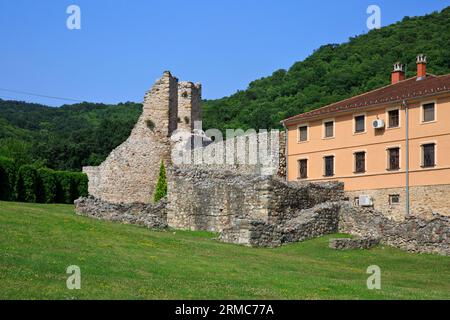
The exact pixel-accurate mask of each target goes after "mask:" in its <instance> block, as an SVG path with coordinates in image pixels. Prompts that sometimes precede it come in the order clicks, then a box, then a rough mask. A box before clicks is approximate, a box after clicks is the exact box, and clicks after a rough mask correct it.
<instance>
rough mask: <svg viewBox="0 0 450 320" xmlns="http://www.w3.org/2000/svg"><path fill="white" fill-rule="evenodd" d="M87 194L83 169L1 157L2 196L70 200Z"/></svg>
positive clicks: (42, 201)
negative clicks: (22, 162)
mask: <svg viewBox="0 0 450 320" xmlns="http://www.w3.org/2000/svg"><path fill="white" fill-rule="evenodd" d="M87 195H88V178H87V176H86V174H84V173H81V172H67V171H54V170H51V169H48V168H42V167H35V166H33V165H23V166H21V167H19V168H18V169H17V167H16V166H15V164H14V161H13V160H11V159H7V158H0V200H7V201H22V202H39V203H67V204H72V203H73V202H74V200H76V199H78V198H79V197H85V196H87Z"/></svg>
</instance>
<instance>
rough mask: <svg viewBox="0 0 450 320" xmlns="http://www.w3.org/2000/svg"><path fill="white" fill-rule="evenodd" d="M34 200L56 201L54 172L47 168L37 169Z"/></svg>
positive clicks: (42, 201)
mask: <svg viewBox="0 0 450 320" xmlns="http://www.w3.org/2000/svg"><path fill="white" fill-rule="evenodd" d="M36 200H37V202H40V203H54V202H55V201H56V174H55V171H53V170H51V169H48V168H39V169H38V170H37V194H36Z"/></svg>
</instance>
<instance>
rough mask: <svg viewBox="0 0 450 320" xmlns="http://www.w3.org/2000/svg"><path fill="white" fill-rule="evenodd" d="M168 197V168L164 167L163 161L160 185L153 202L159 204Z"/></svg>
mask: <svg viewBox="0 0 450 320" xmlns="http://www.w3.org/2000/svg"><path fill="white" fill-rule="evenodd" d="M166 195H167V179H166V167H165V166H164V162H163V161H162V160H161V166H160V167H159V177H158V183H157V184H156V188H155V193H154V196H153V201H154V202H155V203H157V202H159V201H160V200H161V199H162V198H164V197H165V196H166Z"/></svg>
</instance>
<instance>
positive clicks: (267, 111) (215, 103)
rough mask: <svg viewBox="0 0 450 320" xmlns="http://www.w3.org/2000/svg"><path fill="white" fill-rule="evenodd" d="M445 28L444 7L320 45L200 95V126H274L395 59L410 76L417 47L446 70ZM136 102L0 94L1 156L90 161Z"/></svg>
mask: <svg viewBox="0 0 450 320" xmlns="http://www.w3.org/2000/svg"><path fill="white" fill-rule="evenodd" d="M449 30H450V7H449V8H446V9H444V10H443V11H441V12H440V13H433V14H430V15H426V16H423V17H414V18H409V17H405V18H404V19H403V20H402V21H401V22H399V23H396V24H393V25H390V26H387V27H384V28H382V29H379V30H372V31H370V32H368V33H367V34H364V35H361V36H358V37H354V38H350V39H349V41H348V42H346V43H343V44H339V45H338V44H328V45H324V46H322V47H321V48H319V49H318V50H316V51H315V52H314V53H312V54H311V55H310V56H309V57H308V58H306V59H305V60H304V61H301V62H297V63H295V64H294V65H293V66H292V67H291V68H290V69H289V70H278V71H276V72H274V73H273V74H272V75H271V76H269V77H266V78H262V79H259V80H256V81H253V82H252V83H250V85H249V87H248V89H247V90H244V91H238V92H237V93H236V94H234V95H232V96H230V97H225V98H222V99H218V100H207V101H204V102H203V108H204V111H203V118H204V128H206V129H207V128H218V129H221V130H224V129H227V128H243V129H247V128H256V129H259V128H274V127H279V126H280V124H279V121H280V120H282V119H284V118H286V117H288V116H292V115H294V114H298V113H301V112H304V111H309V110H311V109H314V108H318V107H320V106H323V105H326V104H329V103H332V102H335V101H338V100H341V99H344V98H347V97H349V96H352V95H355V94H359V93H362V92H365V91H368V90H371V89H374V88H377V87H380V86H383V85H386V84H388V83H389V81H390V72H391V69H392V64H393V63H394V62H396V61H401V62H402V63H405V64H407V76H408V77H410V76H413V75H415V72H416V66H415V57H416V55H417V54H418V53H424V54H426V55H427V56H428V61H429V64H428V71H429V72H430V73H433V74H437V75H440V74H447V73H450V32H449ZM205 85H207V84H205ZM141 107H142V105H141V104H137V103H131V102H129V103H124V104H119V105H104V104H92V103H81V104H74V105H64V106H62V107H60V108H50V107H46V106H43V105H37V104H30V103H25V102H17V101H4V100H1V99H0V156H4V157H8V158H13V159H15V160H16V161H17V162H18V163H20V164H23V163H36V162H37V163H38V164H42V165H45V166H47V167H49V168H52V169H58V170H80V169H81V167H82V166H84V165H97V164H99V163H100V162H101V161H103V160H104V158H105V157H106V156H107V155H108V153H109V152H110V151H111V150H112V149H113V148H114V147H116V146H117V145H118V144H120V143H121V142H122V141H124V140H125V139H126V138H127V136H128V135H129V133H130V131H131V129H132V127H133V125H134V123H135V121H136V120H137V118H138V116H139V113H140V109H141Z"/></svg>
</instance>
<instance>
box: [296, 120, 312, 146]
mask: <svg viewBox="0 0 450 320" xmlns="http://www.w3.org/2000/svg"><path fill="white" fill-rule="evenodd" d="M308 140H309V129H308V125H307V124H301V125H299V126H298V127H297V141H298V142H306V141H308Z"/></svg>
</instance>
